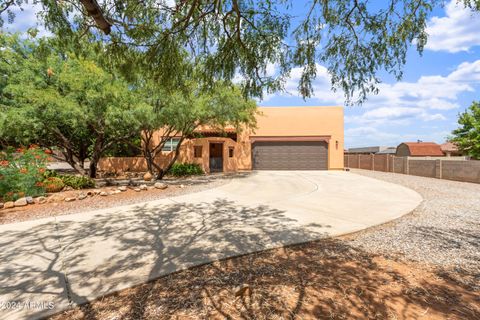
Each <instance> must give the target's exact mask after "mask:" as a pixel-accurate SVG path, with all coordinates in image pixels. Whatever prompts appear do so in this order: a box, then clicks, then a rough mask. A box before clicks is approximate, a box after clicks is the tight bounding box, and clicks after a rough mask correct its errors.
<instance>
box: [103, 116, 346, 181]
mask: <svg viewBox="0 0 480 320" xmlns="http://www.w3.org/2000/svg"><path fill="white" fill-rule="evenodd" d="M258 111H259V114H258V115H257V128H256V129H244V130H242V131H240V132H239V133H238V134H237V141H234V140H232V139H230V138H216V137H212V138H210V137H209V138H197V139H193V140H186V141H184V142H183V144H182V147H181V149H180V155H179V158H178V162H181V163H185V162H188V163H198V164H200V165H201V166H202V168H203V170H204V171H205V172H209V171H210V170H209V143H210V142H221V143H223V168H224V171H225V172H232V171H237V170H251V169H252V145H251V139H252V138H253V137H258V136H261V137H295V136H301V137H312V136H322V137H325V139H326V140H328V159H329V161H328V168H329V169H343V167H344V164H343V149H344V148H343V147H344V140H343V139H344V136H343V130H344V128H343V107H260V108H258ZM161 134H162V132H161V131H159V132H156V133H155V135H154V141H155V143H158V140H159V139H160V138H161ZM200 145H201V146H202V157H201V158H195V157H194V146H200ZM229 147H234V157H233V158H229V157H228V148H229ZM168 156H171V155H169V154H168V153H163V154H162V155H161V156H160V157H159V158H158V160H157V161H158V162H161V163H166V158H165V157H168ZM99 169H100V170H104V171H111V172H115V171H120V170H121V171H145V170H146V164H145V162H144V161H142V159H141V158H103V159H102V160H101V161H100V164H99Z"/></svg>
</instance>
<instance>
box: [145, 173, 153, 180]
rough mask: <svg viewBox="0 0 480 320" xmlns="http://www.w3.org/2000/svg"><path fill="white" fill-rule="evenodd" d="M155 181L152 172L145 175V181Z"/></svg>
mask: <svg viewBox="0 0 480 320" xmlns="http://www.w3.org/2000/svg"><path fill="white" fill-rule="evenodd" d="M152 179H153V176H152V174H151V173H150V172H147V173H145V174H144V175H143V180H145V181H151V180H152Z"/></svg>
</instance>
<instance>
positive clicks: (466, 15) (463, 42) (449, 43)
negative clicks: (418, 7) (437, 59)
mask: <svg viewBox="0 0 480 320" xmlns="http://www.w3.org/2000/svg"><path fill="white" fill-rule="evenodd" d="M457 2H458V1H456V0H451V1H450V2H449V3H448V4H447V5H446V7H445V17H433V18H432V19H430V21H429V22H428V23H427V30H426V31H427V33H428V35H429V37H428V42H427V45H426V48H427V49H429V50H432V51H447V52H451V53H454V52H460V51H468V50H469V49H470V48H471V47H473V46H477V45H480V31H479V30H480V14H479V13H478V12H473V11H472V10H471V9H469V8H465V7H464V6H463V5H462V4H457Z"/></svg>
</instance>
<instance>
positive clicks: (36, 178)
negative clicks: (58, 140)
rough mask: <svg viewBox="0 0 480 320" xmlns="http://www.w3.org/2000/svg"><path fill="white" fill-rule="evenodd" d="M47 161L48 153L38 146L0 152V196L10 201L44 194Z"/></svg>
mask: <svg viewBox="0 0 480 320" xmlns="http://www.w3.org/2000/svg"><path fill="white" fill-rule="evenodd" d="M46 163H47V155H46V154H45V153H44V152H43V151H42V150H40V149H38V148H37V147H36V146H31V147H30V148H28V149H23V148H19V149H17V150H15V149H14V148H8V149H7V150H6V151H2V152H0V197H1V198H3V200H6V201H10V200H16V199H18V198H21V197H24V196H32V197H34V196H38V195H42V194H44V193H45V188H44V187H43V183H42V180H43V173H44V172H45V170H46Z"/></svg>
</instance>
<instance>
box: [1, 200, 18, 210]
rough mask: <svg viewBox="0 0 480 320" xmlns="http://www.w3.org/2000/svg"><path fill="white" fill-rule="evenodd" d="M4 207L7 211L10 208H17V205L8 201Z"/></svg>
mask: <svg viewBox="0 0 480 320" xmlns="http://www.w3.org/2000/svg"><path fill="white" fill-rule="evenodd" d="M3 207H4V208H5V209H10V208H13V207H15V204H14V203H13V201H7V202H5V203H4V204H3Z"/></svg>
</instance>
